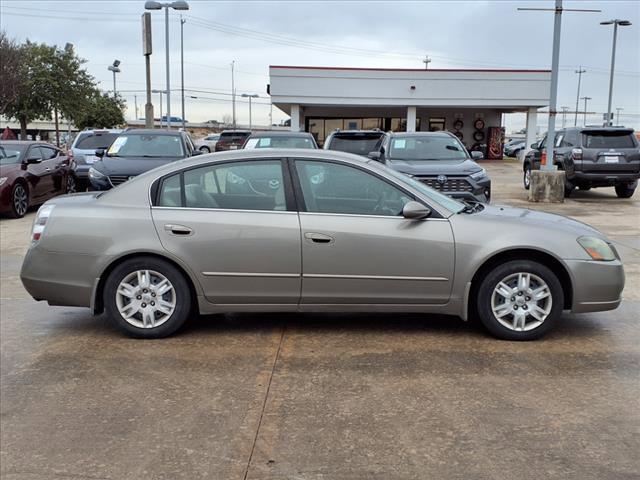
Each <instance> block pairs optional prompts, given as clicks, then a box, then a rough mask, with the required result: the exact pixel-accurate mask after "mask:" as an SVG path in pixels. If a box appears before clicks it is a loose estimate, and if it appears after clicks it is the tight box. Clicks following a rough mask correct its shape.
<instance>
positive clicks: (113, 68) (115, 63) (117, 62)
mask: <svg viewBox="0 0 640 480" xmlns="http://www.w3.org/2000/svg"><path fill="white" fill-rule="evenodd" d="M119 66H120V60H114V61H113V64H112V65H109V66H108V67H107V70H109V71H110V72H113V96H114V97H115V96H116V73H120V69H119V68H118V67H119Z"/></svg>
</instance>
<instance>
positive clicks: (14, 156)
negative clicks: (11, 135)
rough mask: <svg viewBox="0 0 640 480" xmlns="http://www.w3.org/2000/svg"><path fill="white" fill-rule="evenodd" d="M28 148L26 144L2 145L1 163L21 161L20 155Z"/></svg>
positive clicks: (11, 163) (12, 163)
mask: <svg viewBox="0 0 640 480" xmlns="http://www.w3.org/2000/svg"><path fill="white" fill-rule="evenodd" d="M26 149H27V147H26V146H25V145H0V165H14V164H16V163H20V156H21V155H22V154H23V153H24V151H25V150H26Z"/></svg>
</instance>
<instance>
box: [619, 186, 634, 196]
mask: <svg viewBox="0 0 640 480" xmlns="http://www.w3.org/2000/svg"><path fill="white" fill-rule="evenodd" d="M635 191H636V187H629V186H627V185H616V195H617V196H618V198H631V197H632V196H633V194H634V192H635Z"/></svg>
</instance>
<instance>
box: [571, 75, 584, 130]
mask: <svg viewBox="0 0 640 480" xmlns="http://www.w3.org/2000/svg"><path fill="white" fill-rule="evenodd" d="M575 72H576V73H577V74H578V92H577V93H576V116H575V118H574V119H573V126H574V127H577V126H578V102H580V81H581V80H582V74H583V73H585V72H586V70H585V69H584V68H582V66H580V68H578V70H575Z"/></svg>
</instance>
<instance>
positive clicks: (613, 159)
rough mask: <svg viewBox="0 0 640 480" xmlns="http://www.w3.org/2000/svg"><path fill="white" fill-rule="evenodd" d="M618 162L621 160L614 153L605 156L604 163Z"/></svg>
mask: <svg viewBox="0 0 640 480" xmlns="http://www.w3.org/2000/svg"><path fill="white" fill-rule="evenodd" d="M618 162H620V159H619V158H618V157H617V156H613V155H605V156H604V163H618Z"/></svg>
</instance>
